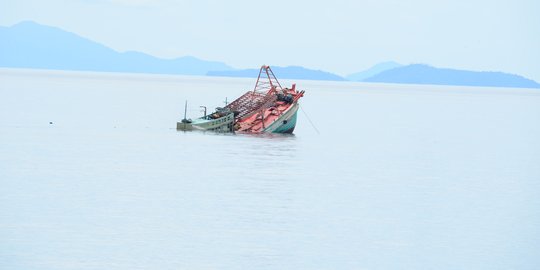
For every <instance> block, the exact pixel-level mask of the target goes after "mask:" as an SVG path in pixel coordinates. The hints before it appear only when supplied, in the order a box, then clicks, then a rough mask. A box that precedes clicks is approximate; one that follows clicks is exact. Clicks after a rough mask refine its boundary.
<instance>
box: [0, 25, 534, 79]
mask: <svg viewBox="0 0 540 270" xmlns="http://www.w3.org/2000/svg"><path fill="white" fill-rule="evenodd" d="M0 41H1V42H0V67H5V68H33V69H56V70H77V71H100V72H130V73H153V74H179V75H201V76H224V77H256V76H257V75H258V69H234V68H232V67H230V66H228V65H227V64H225V63H222V62H217V61H206V60H201V59H198V58H195V57H192V56H184V57H179V58H175V59H162V58H157V57H154V56H151V55H148V54H145V53H141V52H118V51H115V50H113V49H111V48H108V47H106V46H104V45H102V44H100V43H97V42H95V41H92V40H89V39H87V38H84V37H81V36H79V35H76V34H74V33H71V32H67V31H64V30H62V29H59V28H56V27H51V26H46V25H41V24H38V23H35V22H31V21H25V22H21V23H18V24H15V25H13V26H11V27H3V26H0ZM259 64H260V63H259ZM273 70H274V72H275V73H276V76H277V77H278V78H282V79H300V80H325V81H346V80H349V81H359V82H378V83H399V84H434V85H460V86H489V87H524V88H540V84H538V83H537V82H535V81H533V80H530V79H527V78H524V77H522V76H519V75H514V74H508V73H503V72H479V71H467V70H457V69H448V68H436V67H432V66H429V65H421V64H413V65H401V64H399V63H396V62H392V61H390V62H384V63H380V64H377V65H375V66H373V67H372V68H369V69H367V70H364V71H361V72H356V73H353V74H350V75H348V76H346V77H342V76H339V75H336V74H333V73H331V72H327V71H322V70H313V69H308V68H304V67H300V66H288V67H274V66H273Z"/></svg>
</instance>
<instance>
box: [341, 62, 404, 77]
mask: <svg viewBox="0 0 540 270" xmlns="http://www.w3.org/2000/svg"><path fill="white" fill-rule="evenodd" d="M401 66H403V65H401V64H399V63H396V62H393V61H390V62H384V63H379V64H376V65H374V66H373V67H371V68H369V69H366V70H364V71H361V72H357V73H353V74H350V75H348V76H347V77H346V78H347V79H348V80H351V81H358V82H361V81H363V80H365V79H367V78H369V77H372V76H375V75H377V74H379V73H381V72H383V71H386V70H390V69H394V68H397V67H401Z"/></svg>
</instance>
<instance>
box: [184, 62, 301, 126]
mask: <svg viewBox="0 0 540 270" xmlns="http://www.w3.org/2000/svg"><path fill="white" fill-rule="evenodd" d="M303 96H304V91H297V90H296V84H293V85H292V87H291V88H282V87H281V84H280V83H279V81H278V80H277V79H276V76H275V75H274V73H273V72H272V69H270V67H269V66H262V67H261V69H260V71H259V76H258V78H257V83H256V84H255V88H254V89H253V90H251V91H248V92H246V93H245V94H244V95H242V96H240V97H239V98H237V99H236V100H234V101H233V102H231V103H229V104H228V105H227V106H225V108H217V109H216V112H215V113H212V114H210V115H206V113H205V116H203V117H201V118H197V119H195V120H191V119H186V117H185V116H184V119H183V120H182V121H181V122H178V123H177V124H176V128H177V129H178V130H195V129H198V130H214V131H236V132H241V133H292V132H293V131H294V128H295V127H296V118H297V112H298V108H299V106H300V104H299V103H298V100H299V99H300V98H301V97H303ZM186 107H187V104H186Z"/></svg>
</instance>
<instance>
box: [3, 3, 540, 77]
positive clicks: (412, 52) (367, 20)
mask: <svg viewBox="0 0 540 270" xmlns="http://www.w3.org/2000/svg"><path fill="white" fill-rule="evenodd" d="M23 20H33V21H36V22H38V23H42V24H46V25H51V26H56V27H60V28H62V29H65V30H68V31H71V32H74V33H77V34H79V35H82V36H84V37H87V38H90V39H92V40H94V41H97V42H100V43H102V44H104V45H106V46H109V47H111V48H113V49H115V50H118V51H141V52H145V53H148V54H151V55H154V56H158V57H162V58H174V57H179V56H185V55H191V56H195V57H198V58H202V59H206V60H216V61H222V62H225V63H227V64H229V65H231V66H233V67H236V68H257V67H259V66H260V65H262V64H269V65H280V66H286V65H300V66H304V67H308V68H314V69H323V70H327V71H330V72H334V73H337V74H340V75H347V74H349V73H353V72H356V71H361V70H363V69H366V68H368V67H370V66H372V65H374V64H376V63H379V62H382V61H389V60H393V61H397V62H399V63H402V64H409V63H425V64H431V65H434V66H439V67H449V68H460V69H470V70H495V71H505V72H510V73H516V74H520V75H523V76H526V77H529V78H532V79H535V80H536V81H540V1H538V0H528V1H526V0H508V1H506V0H499V1H497V0H491V1H487V0H470V1H466V0H462V1H460V0H453V1H451V0H448V1H433V0H431V1H428V0H412V1H405V0H363V1H362V0H358V1H344V0H333V1H316V0H311V1H307V0H305V1H292V0H273V1H254V0H237V1H225V0H224V1H216V0H197V1H195V0H194V1H183V0H11V1H6V0H0V25H3V26H9V25H12V24H15V23H17V22H20V21H23Z"/></svg>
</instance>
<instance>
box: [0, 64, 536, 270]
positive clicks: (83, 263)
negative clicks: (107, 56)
mask: <svg viewBox="0 0 540 270" xmlns="http://www.w3.org/2000/svg"><path fill="white" fill-rule="evenodd" d="M290 83H291V82H290V81H283V82H282V84H287V85H288V84H290ZM297 83H298V87H299V88H300V89H305V90H306V95H305V97H304V98H303V99H302V106H303V110H304V111H305V113H307V116H309V118H310V119H311V120H312V122H313V124H314V125H315V126H316V128H317V129H318V130H319V131H320V133H317V131H316V130H315V129H314V128H313V127H312V126H311V125H310V123H309V121H308V118H307V117H306V114H304V113H303V112H302V111H301V112H299V119H298V125H297V130H296V131H295V134H294V135H293V136H281V135H274V136H249V135H230V134H213V133H202V132H177V131H176V130H175V123H176V121H177V120H179V119H181V118H182V114H183V104H184V101H185V100H188V102H189V109H188V117H197V116H199V115H200V114H201V112H200V109H199V107H198V106H199V105H207V106H209V107H211V108H213V107H215V106H222V105H223V100H224V99H225V97H227V98H228V99H229V100H232V99H234V98H235V97H237V96H239V95H240V94H242V93H243V92H245V91H247V90H249V89H251V88H252V87H253V84H254V80H252V79H231V78H206V77H185V76H150V75H129V74H99V73H82V72H56V71H31V70H8V69H2V70H0V269H25V270H31V269H40V270H46V269H538V266H539V265H540V257H538V254H539V252H540V229H539V228H540V90H533V89H500V88H464V87H440V86H400V85H385V84H363V83H344V82H315V81H298V82H297ZM49 122H52V123H53V124H49Z"/></svg>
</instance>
